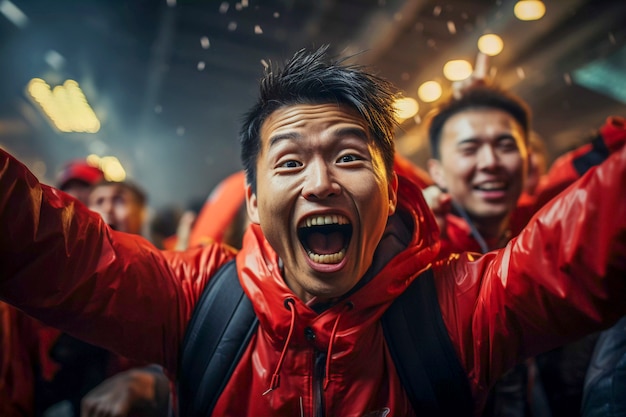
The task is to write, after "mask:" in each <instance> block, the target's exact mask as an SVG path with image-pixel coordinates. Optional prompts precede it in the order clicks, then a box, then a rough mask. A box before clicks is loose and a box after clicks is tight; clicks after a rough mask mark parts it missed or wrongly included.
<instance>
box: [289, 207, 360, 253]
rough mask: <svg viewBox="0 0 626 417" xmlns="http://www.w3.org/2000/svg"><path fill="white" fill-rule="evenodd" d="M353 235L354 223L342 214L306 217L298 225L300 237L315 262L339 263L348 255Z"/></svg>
mask: <svg viewBox="0 0 626 417" xmlns="http://www.w3.org/2000/svg"><path fill="white" fill-rule="evenodd" d="M351 237H352V225H351V224H350V221H349V220H348V218H346V217H344V216H341V215H336V214H334V215H319V216H311V217H307V218H306V219H304V220H303V221H302V222H301V223H300V225H299V226H298V238H299V239H300V243H301V244H302V246H303V247H304V249H305V250H306V253H307V254H308V256H309V259H311V260H312V261H313V262H315V263H320V264H337V263H339V262H341V261H342V260H343V258H345V256H346V250H347V248H348V244H349V243H350V238H351Z"/></svg>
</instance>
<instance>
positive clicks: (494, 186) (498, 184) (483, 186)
mask: <svg viewBox="0 0 626 417" xmlns="http://www.w3.org/2000/svg"><path fill="white" fill-rule="evenodd" d="M504 187H505V184H504V182H501V181H500V182H488V183H484V184H480V185H479V186H478V188H481V189H484V190H495V189H500V188H504Z"/></svg>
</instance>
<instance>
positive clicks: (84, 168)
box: [57, 159, 104, 190]
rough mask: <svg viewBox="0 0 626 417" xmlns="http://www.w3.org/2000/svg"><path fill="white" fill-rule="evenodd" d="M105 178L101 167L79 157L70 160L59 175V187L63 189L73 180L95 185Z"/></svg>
mask: <svg viewBox="0 0 626 417" xmlns="http://www.w3.org/2000/svg"><path fill="white" fill-rule="evenodd" d="M103 179H104V173H103V172H102V170H101V169H100V168H97V167H94V166H92V165H89V164H88V163H87V162H86V161H85V160H82V159H79V160H75V161H71V162H68V163H67V164H66V165H65V166H64V167H63V169H62V170H61V172H60V173H59V175H58V177H57V184H58V188H59V189H61V190H62V189H63V188H64V187H65V186H66V185H67V183H68V182H70V181H72V180H76V181H81V182H84V183H85V184H88V185H94V184H96V183H98V182H100V181H102V180H103Z"/></svg>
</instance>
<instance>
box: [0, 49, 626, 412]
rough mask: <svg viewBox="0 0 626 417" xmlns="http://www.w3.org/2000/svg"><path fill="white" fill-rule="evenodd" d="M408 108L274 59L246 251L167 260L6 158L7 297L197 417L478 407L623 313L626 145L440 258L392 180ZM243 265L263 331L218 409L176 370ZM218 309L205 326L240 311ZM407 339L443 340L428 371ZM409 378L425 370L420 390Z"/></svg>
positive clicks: (322, 72)
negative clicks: (488, 239) (402, 110)
mask: <svg viewBox="0 0 626 417" xmlns="http://www.w3.org/2000/svg"><path fill="white" fill-rule="evenodd" d="M394 98H395V91H394V89H393V88H392V86H391V85H389V84H388V83H387V82H386V81H384V80H382V79H380V78H378V77H377V76H375V75H373V74H371V73H369V72H367V71H366V70H364V69H363V68H360V67H357V66H354V65H349V64H348V63H346V62H345V61H341V60H335V59H332V58H331V57H329V56H328V54H327V48H326V47H322V48H320V49H319V50H317V51H314V52H307V51H304V50H303V51H299V52H297V53H296V54H295V55H294V57H293V58H292V59H291V60H289V61H288V62H287V63H285V65H284V66H282V67H281V68H271V67H268V69H267V71H266V73H265V77H264V78H263V80H262V81H261V90H260V95H259V100H258V101H257V103H256V104H255V105H254V106H253V107H252V109H251V110H250V111H249V112H248V113H247V114H246V116H245V118H244V122H243V127H242V130H241V144H242V160H243V165H244V168H245V171H246V183H247V184H246V203H247V211H248V215H249V217H250V220H251V222H252V224H251V226H250V227H249V228H248V230H247V232H246V235H245V237H244V242H243V247H242V249H241V251H240V252H238V253H237V254H235V253H234V252H233V250H232V248H230V247H227V246H224V245H220V244H217V243H216V244H209V245H207V246H205V247H203V248H197V249H191V250H188V251H186V252H179V253H174V252H160V251H158V250H157V249H155V248H154V247H152V246H151V245H150V244H149V243H147V242H146V241H145V240H143V239H141V238H140V237H137V236H132V235H128V234H124V233H121V232H118V231H112V230H111V229H110V228H109V227H108V226H107V225H106V224H104V223H103V222H102V221H101V220H100V219H99V217H98V216H96V215H95V214H93V213H91V212H90V211H88V210H87V209H85V208H83V207H81V206H77V205H72V206H68V205H67V201H68V200H67V198H66V197H65V196H64V195H63V194H60V193H55V192H54V191H52V190H50V189H49V188H48V187H46V186H44V185H41V184H39V183H38V181H37V180H36V179H35V178H34V177H33V176H32V175H31V174H30V173H29V172H28V170H27V169H26V168H25V167H24V166H23V165H22V164H20V163H19V162H18V161H16V160H15V159H14V158H12V157H11V156H9V155H8V154H6V153H4V152H2V153H0V190H2V192H1V193H0V296H1V297H2V299H3V300H6V301H8V302H10V303H13V304H16V305H19V307H20V308H22V309H23V310H24V311H26V312H28V313H29V314H32V315H34V316H36V317H38V318H40V319H42V320H45V321H47V322H48V323H50V324H53V325H56V326H59V327H61V328H63V329H65V330H67V331H69V330H71V331H73V333H74V334H76V335H78V336H80V337H82V338H85V339H86V340H89V341H91V342H93V343H97V344H100V345H103V346H106V347H107V348H110V349H113V350H115V351H117V352H119V353H121V354H124V355H125V356H129V357H133V358H138V359H143V360H146V361H149V362H155V363H160V364H162V365H163V366H164V367H165V368H166V369H167V370H168V371H169V372H170V373H171V375H173V376H174V377H176V378H178V379H179V383H180V386H181V387H183V386H184V387H186V388H188V390H182V389H181V392H183V393H185V395H184V396H181V397H180V403H179V405H180V414H181V415H182V416H209V415H212V416H250V417H252V416H355V417H356V416H416V415H420V416H421V415H428V416H447V415H457V416H459V415H468V416H469V415H479V414H480V411H481V409H482V407H483V404H484V400H485V397H486V394H487V392H488V390H489V387H490V386H491V384H492V383H493V382H494V381H495V380H496V379H497V378H498V377H499V376H500V375H502V374H503V373H504V372H505V371H506V370H507V369H509V368H510V367H512V366H513V365H514V364H515V363H517V362H520V361H523V360H524V359H525V358H527V357H529V356H532V355H535V354H537V353H538V352H541V351H544V350H547V349H550V348H552V347H554V346H557V345H558V344H562V343H565V342H567V341H569V340H573V339H575V338H578V337H580V336H582V335H584V334H586V333H589V332H591V331H594V330H596V329H599V328H602V327H607V326H609V325H611V324H612V323H614V322H615V321H616V320H617V319H618V318H619V317H620V316H621V315H623V314H624V313H626V304H625V303H623V299H624V296H625V295H626V282H625V280H624V275H625V272H626V265H625V264H624V262H623V259H624V257H625V256H626V240H625V237H626V198H625V197H624V193H623V192H622V191H623V190H622V187H623V184H624V181H625V177H626V151H624V152H619V153H618V154H616V155H615V156H613V157H611V158H609V159H608V160H607V161H606V162H605V163H603V164H602V165H601V166H599V167H598V168H597V169H596V170H594V171H593V172H592V173H590V174H589V175H587V176H586V177H584V178H583V179H582V180H581V181H579V183H578V184H576V185H575V186H574V187H573V188H571V189H570V190H568V192H567V193H565V194H563V195H562V196H560V197H559V198H558V199H557V200H556V201H555V202H553V203H552V204H550V205H548V206H546V207H545V209H544V210H543V211H541V212H540V213H539V214H538V216H537V217H536V219H535V220H534V221H533V222H531V224H530V225H529V227H528V229H527V230H525V231H524V232H522V233H521V234H520V235H519V237H518V238H517V239H515V240H514V241H512V242H511V243H509V244H508V245H507V246H506V247H505V248H504V249H502V250H501V251H495V252H491V253H489V254H487V255H485V256H483V257H478V256H476V255H475V254H462V255H454V256H452V257H450V258H447V259H445V260H442V261H439V262H435V260H436V257H437V251H438V248H439V242H438V229H437V226H436V223H435V221H434V218H433V216H432V214H431V212H430V211H429V209H428V207H427V205H426V204H425V202H424V199H423V196H422V193H421V191H420V189H419V188H418V187H416V186H415V185H414V183H413V182H412V181H409V180H406V179H405V178H403V177H401V176H398V175H396V173H395V172H394V170H393V160H394V145H393V131H394V128H395V124H394V123H395V122H394V110H393V102H394ZM498 181H499V180H498ZM499 187H500V185H499V184H497V183H493V184H490V185H488V186H487V185H485V186H484V187H483V188H485V189H489V190H491V191H485V192H492V193H495V192H497V191H493V189H497V188H499ZM582 194H584V195H585V198H583V199H581V198H580V196H581V195H582ZM600 196H601V197H602V198H600ZM587 199H589V200H592V201H594V204H588V203H587ZM68 211H72V213H71V215H68ZM232 259H235V262H236V276H237V278H238V282H239V283H240V284H241V287H242V288H243V291H244V292H245V297H246V298H247V299H249V300H250V303H251V305H252V308H253V310H254V314H255V316H256V318H257V319H258V327H256V328H255V329H254V331H253V332H252V334H251V336H250V339H249V341H248V342H247V344H246V345H245V346H244V347H243V349H242V352H241V356H240V357H239V359H238V360H237V361H236V363H233V364H232V368H233V369H232V373H230V374H229V376H228V377H227V378H226V379H225V380H224V381H222V383H221V384H219V385H221V386H220V389H219V392H218V393H217V394H218V398H217V400H216V402H215V403H214V404H212V405H211V407H210V409H204V410H203V411H198V409H197V408H196V405H197V404H199V403H202V399H203V398H204V397H206V396H211V395H213V394H215V393H214V392H208V389H207V388H206V385H205V384H203V383H200V384H196V385H193V386H191V387H190V386H189V381H190V380H191V379H190V378H192V374H198V373H200V374H202V373H203V372H204V371H205V369H204V368H202V369H197V368H191V369H188V368H186V367H183V366H182V365H181V355H182V356H184V353H185V347H184V345H183V343H185V340H186V332H187V330H188V328H189V326H190V324H189V323H190V320H191V318H192V317H193V318H194V321H195V319H196V318H197V316H196V315H195V314H196V312H197V311H196V312H194V309H196V307H197V306H198V305H199V304H198V303H199V300H200V299H201V297H202V295H203V292H204V290H205V287H206V286H207V284H210V283H211V279H212V278H216V277H217V275H216V274H217V273H218V271H220V270H221V268H222V267H223V266H224V265H227V264H228V265H232V264H229V261H230V260H232ZM581 271H584V273H580V272H581ZM27 288H28V291H26V290H25V289H27ZM414 289H417V296H416V297H415V298H414V299H413V298H412V299H410V300H409V301H410V302H411V303H413V304H417V305H418V306H417V307H419V311H420V313H419V314H416V315H414V316H409V317H406V316H401V317H403V318H402V319H401V320H400V319H396V321H398V322H391V323H389V322H388V321H387V320H386V318H387V317H389V316H388V315H387V310H388V309H389V310H392V311H393V310H395V306H397V305H398V304H396V302H395V301H396V300H397V299H398V300H399V301H400V300H401V299H402V295H403V293H405V291H413V290H414ZM209 293H210V292H209ZM202 300H204V298H202ZM217 301H222V300H216V302H217ZM400 307H402V308H403V309H404V310H405V311H412V308H411V307H413V306H411V305H409V304H407V303H404V304H402V303H401V304H400ZM213 314H214V316H207V317H205V319H207V320H208V323H209V324H210V322H211V319H212V318H214V321H218V316H220V315H221V314H225V313H223V312H222V311H221V310H215V311H214V312H213ZM235 319H236V318H235V317H233V318H232V320H235ZM399 321H402V322H399ZM382 323H385V324H382ZM398 327H400V328H403V329H406V333H407V337H410V336H411V335H413V334H417V332H415V333H414V332H413V329H420V331H422V330H424V331H425V332H426V333H428V334H432V335H433V336H432V337H428V338H426V339H423V340H420V339H419V338H418V339H417V342H418V343H415V345H416V346H417V350H416V352H419V355H418V354H417V353H416V355H415V357H414V361H409V362H415V363H407V362H402V363H396V362H395V358H396V357H397V356H396V355H395V354H394V353H393V352H392V349H390V346H392V344H390V343H389V342H388V340H389V339H388V337H389V334H390V332H389V330H390V329H391V328H396V329H397V328H398ZM203 329H204V328H203ZM201 331H202V330H201ZM205 331H206V330H205ZM391 333H393V332H391ZM420 334H425V333H424V332H422V333H420ZM209 336H210V335H209ZM215 337H220V336H219V335H215ZM395 346H397V345H395ZM400 347H402V346H400ZM431 347H432V349H430V348H431ZM197 352H198V353H197V355H198V356H202V355H203V354H204V351H202V350H201V349H200V350H198V351H197ZM207 354H208V353H207ZM424 354H425V355H424ZM192 359H193V358H192ZM213 359H215V357H213ZM216 360H217V361H219V356H218V358H217V359H216ZM183 362H184V361H183ZM415 364H417V365H418V366H417V367H413V365H415ZM227 365H229V366H230V365H231V364H227ZM405 367H406V368H407V369H408V368H409V367H410V368H411V369H416V371H415V372H414V374H413V375H410V376H411V377H414V378H412V379H415V380H416V384H414V385H411V387H409V385H407V384H405V383H404V382H403V381H406V379H405V378H404V376H402V377H401V376H400V375H401V374H402V375H404V370H405ZM200 380H201V381H204V379H202V378H201V379H200ZM409 388H411V389H410V391H411V395H409V394H408V392H409ZM190 393H191V394H190Z"/></svg>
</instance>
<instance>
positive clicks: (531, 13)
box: [513, 0, 546, 20]
mask: <svg viewBox="0 0 626 417" xmlns="http://www.w3.org/2000/svg"><path fill="white" fill-rule="evenodd" d="M513 12H514V13H515V17H517V18H518V19H519V20H538V19H541V18H542V17H543V15H544V14H545V13H546V5H545V4H543V2H541V1H539V0H521V1H518V2H517V3H515V8H514V9H513Z"/></svg>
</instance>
